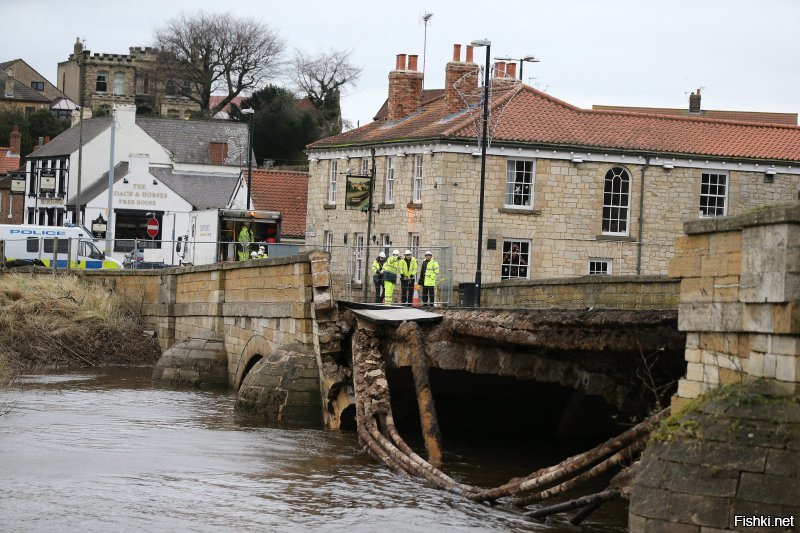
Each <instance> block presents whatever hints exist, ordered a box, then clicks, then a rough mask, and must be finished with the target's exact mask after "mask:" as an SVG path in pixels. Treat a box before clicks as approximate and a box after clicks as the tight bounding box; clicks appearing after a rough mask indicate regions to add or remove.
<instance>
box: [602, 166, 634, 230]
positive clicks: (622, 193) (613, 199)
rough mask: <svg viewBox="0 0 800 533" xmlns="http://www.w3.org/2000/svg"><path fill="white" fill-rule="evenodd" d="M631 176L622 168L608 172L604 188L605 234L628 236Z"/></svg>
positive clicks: (614, 168)
mask: <svg viewBox="0 0 800 533" xmlns="http://www.w3.org/2000/svg"><path fill="white" fill-rule="evenodd" d="M630 201H631V176H630V174H628V171H627V170H625V169H624V168H622V167H613V168H612V169H610V170H609V171H608V172H606V177H605V185H604V187H603V234H604V235H628V221H629V217H630Z"/></svg>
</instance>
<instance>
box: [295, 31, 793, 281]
mask: <svg viewBox="0 0 800 533" xmlns="http://www.w3.org/2000/svg"><path fill="white" fill-rule="evenodd" d="M515 67H516V65H515V64H511V63H509V64H505V63H502V62H500V63H496V64H495V66H494V76H493V79H492V81H491V83H490V90H491V93H490V97H489V102H490V106H489V108H490V113H489V119H488V124H489V127H488V129H487V132H488V136H489V139H490V141H491V142H490V145H489V147H488V149H487V153H486V158H485V159H486V172H485V195H484V199H485V206H484V208H483V212H482V221H483V242H482V243H481V253H482V261H481V263H482V264H481V270H482V281H483V282H496V281H501V280H503V279H513V278H523V279H525V278H549V277H559V276H579V275H584V274H619V275H644V274H665V273H666V272H667V264H668V262H669V260H670V258H671V257H672V256H673V254H674V240H675V238H676V236H678V235H679V234H680V233H681V232H682V228H683V222H684V221H685V220H689V219H697V218H707V217H716V216H720V215H728V214H735V213H738V212H741V211H742V210H744V209H746V208H749V207H752V206H758V205H763V204H769V203H776V202H786V201H790V200H794V199H796V198H797V196H798V189H800V128H798V127H796V126H794V127H792V126H782V125H776V124H756V123H752V122H749V123H748V122H742V121H731V120H711V119H707V118H695V117H687V116H669V115H657V114H647V113H634V112H624V111H600V110H586V109H580V108H577V107H575V106H572V105H570V104H568V103H566V102H563V101H561V100H558V99H557V98H554V97H552V96H550V95H548V94H545V93H543V92H541V91H538V90H536V89H533V88H531V87H529V86H527V85H524V84H521V83H519V82H518V81H517V80H515V79H514V78H515V74H516V69H515ZM479 77H481V76H480V70H479V66H478V65H477V64H475V63H474V62H473V51H472V47H470V46H468V47H467V48H466V58H465V60H462V59H461V47H460V45H456V46H455V50H454V55H453V60H452V61H451V62H449V63H448V64H447V65H446V72H445V89H444V90H443V91H441V92H431V91H427V90H426V91H424V93H423V91H422V73H421V72H418V71H417V56H413V55H412V56H408V60H407V59H406V55H405V54H400V55H398V56H397V65H396V69H395V70H394V71H392V72H390V73H389V94H388V101H387V104H386V110H385V113H381V114H379V116H378V117H377V118H376V120H375V121H373V122H372V123H370V124H367V125H365V126H363V127H361V128H357V129H354V130H351V131H348V132H346V133H343V134H340V135H336V136H333V137H329V138H326V139H322V140H320V141H317V142H315V143H313V144H311V145H310V146H309V149H308V156H309V160H310V165H309V167H310V168H309V174H310V177H309V187H308V191H309V193H308V221H307V234H308V239H307V242H308V244H312V245H322V246H329V247H331V246H334V245H338V246H341V245H342V244H343V243H346V242H348V240H349V242H350V243H355V246H356V247H359V246H361V247H362V248H363V247H364V246H363V244H362V243H366V244H368V245H370V246H371V248H370V249H368V250H359V251H357V253H366V254H368V255H369V256H370V259H369V260H371V257H372V256H374V255H375V254H377V253H378V249H377V248H378V247H381V249H386V248H389V247H391V248H392V249H394V248H406V247H409V248H412V249H417V250H418V249H419V248H426V247H435V246H449V247H451V249H452V255H453V265H454V272H453V279H454V280H455V281H456V282H468V281H471V280H473V279H474V275H475V271H476V266H477V255H478V250H477V248H478V229H479V228H478V227H479V212H480V207H479V205H480V202H479V197H480V187H481V180H480V176H481V161H482V157H481V143H480V138H481V136H480V131H481V128H480V126H481V118H482V117H481V109H482V107H481V105H480V102H481V101H482V100H481V97H482V93H483V88H482V87H479V84H478V83H479V82H478V80H479ZM373 168H374V169H375V174H374V176H375V177H374V182H373V183H374V187H373V190H372V203H373V212H372V217H371V218H372V219H371V225H372V227H371V235H368V236H367V235H366V231H367V224H368V220H367V219H368V214H367V210H366V209H348V207H349V206H348V205H347V200H346V175H347V174H356V175H369V174H370V173H371V172H372V169H373ZM373 243H375V244H373Z"/></svg>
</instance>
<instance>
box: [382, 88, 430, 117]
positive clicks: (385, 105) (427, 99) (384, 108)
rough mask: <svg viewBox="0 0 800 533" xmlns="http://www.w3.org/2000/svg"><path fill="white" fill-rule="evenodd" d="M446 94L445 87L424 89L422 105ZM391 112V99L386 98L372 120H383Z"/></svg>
mask: <svg viewBox="0 0 800 533" xmlns="http://www.w3.org/2000/svg"><path fill="white" fill-rule="evenodd" d="M442 95H444V89H423V91H422V102H421V103H422V105H425V104H429V103H430V102H432V101H433V100H435V99H437V98H439V97H441V96H442ZM388 114H389V100H388V99H386V100H384V101H383V105H382V106H381V108H380V109H378V112H377V113H376V114H375V116H374V117H372V120H381V119H383V118H386V115H388Z"/></svg>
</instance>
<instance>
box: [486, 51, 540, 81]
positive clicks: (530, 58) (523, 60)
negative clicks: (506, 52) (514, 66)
mask: <svg viewBox="0 0 800 533" xmlns="http://www.w3.org/2000/svg"><path fill="white" fill-rule="evenodd" d="M495 59H497V60H498V61H519V79H520V81H521V80H522V65H523V64H524V63H538V62H539V60H538V59H536V58H535V57H533V56H532V55H526V56H525V57H520V58H513V57H496V58H495Z"/></svg>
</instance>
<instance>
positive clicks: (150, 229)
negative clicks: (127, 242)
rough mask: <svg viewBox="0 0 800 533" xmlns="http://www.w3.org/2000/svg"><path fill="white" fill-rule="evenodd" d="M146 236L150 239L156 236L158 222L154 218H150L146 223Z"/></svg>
mask: <svg viewBox="0 0 800 533" xmlns="http://www.w3.org/2000/svg"><path fill="white" fill-rule="evenodd" d="M147 235H148V236H149V237H150V238H151V239H155V238H156V235H158V220H156V219H155V218H151V219H150V220H148V221H147Z"/></svg>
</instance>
